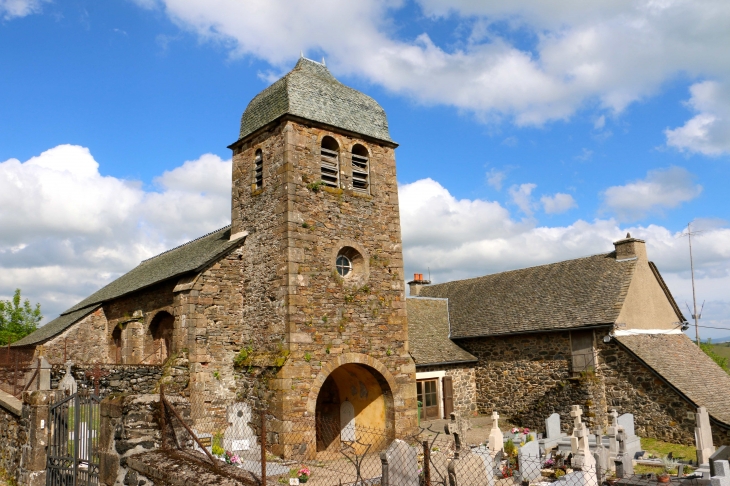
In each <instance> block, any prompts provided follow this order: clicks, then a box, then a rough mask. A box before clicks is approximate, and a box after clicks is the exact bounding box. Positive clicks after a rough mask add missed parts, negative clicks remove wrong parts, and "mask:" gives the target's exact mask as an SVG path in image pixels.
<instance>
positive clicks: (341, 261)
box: [335, 255, 352, 277]
mask: <svg viewBox="0 0 730 486" xmlns="http://www.w3.org/2000/svg"><path fill="white" fill-rule="evenodd" d="M335 267H337V273H339V274H340V277H347V276H348V275H349V274H350V272H352V262H351V261H350V259H349V258H347V257H346V256H345V255H338V256H337V262H336V263H335Z"/></svg>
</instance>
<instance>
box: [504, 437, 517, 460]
mask: <svg viewBox="0 0 730 486" xmlns="http://www.w3.org/2000/svg"><path fill="white" fill-rule="evenodd" d="M504 453H505V454H506V455H507V457H508V458H510V457H517V447H515V443H514V442H512V439H507V442H505V443H504Z"/></svg>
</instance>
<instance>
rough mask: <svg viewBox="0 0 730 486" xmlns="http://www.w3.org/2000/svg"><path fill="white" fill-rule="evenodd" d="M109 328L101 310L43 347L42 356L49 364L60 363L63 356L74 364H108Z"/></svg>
mask: <svg viewBox="0 0 730 486" xmlns="http://www.w3.org/2000/svg"><path fill="white" fill-rule="evenodd" d="M110 332H111V331H109V327H108V323H107V318H106V314H105V312H104V309H103V308H101V307H100V308H99V309H97V310H95V311H94V312H92V313H91V314H89V315H88V316H86V317H84V318H83V319H81V321H79V322H78V323H76V324H74V325H73V326H71V327H69V328H68V329H66V330H65V331H64V332H62V333H61V334H59V335H58V336H56V337H54V338H53V339H51V340H49V341H48V342H46V343H45V344H44V345H43V355H44V356H45V357H46V359H47V360H48V361H49V362H50V363H62V362H63V360H64V356H65V357H66V359H67V360H71V361H74V362H76V363H91V362H100V363H107V362H109V337H108V335H109V333H110Z"/></svg>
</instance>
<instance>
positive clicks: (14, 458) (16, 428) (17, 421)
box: [0, 407, 28, 481]
mask: <svg viewBox="0 0 730 486" xmlns="http://www.w3.org/2000/svg"><path fill="white" fill-rule="evenodd" d="M27 440H28V431H27V430H26V427H25V424H24V422H23V420H22V419H21V417H18V416H17V415H15V414H14V413H12V412H9V411H7V410H6V409H5V408H4V407H0V444H2V447H0V469H2V470H0V477H2V476H5V477H9V478H14V479H15V480H16V481H17V480H18V476H19V474H20V471H19V468H20V458H21V456H22V449H23V445H24V444H26V443H27Z"/></svg>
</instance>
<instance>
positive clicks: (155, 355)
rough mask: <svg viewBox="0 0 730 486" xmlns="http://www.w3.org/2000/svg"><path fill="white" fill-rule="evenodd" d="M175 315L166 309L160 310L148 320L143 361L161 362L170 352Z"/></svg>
mask: <svg viewBox="0 0 730 486" xmlns="http://www.w3.org/2000/svg"><path fill="white" fill-rule="evenodd" d="M174 328H175V317H174V316H173V315H172V314H170V313H169V312H167V311H160V312H158V313H157V314H155V317H153V318H152V320H151V321H150V326H149V328H148V330H147V336H146V339H145V356H146V358H144V362H145V363H150V364H161V363H164V362H165V360H166V359H167V358H168V357H169V356H170V355H171V354H172V333H173V330H174Z"/></svg>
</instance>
